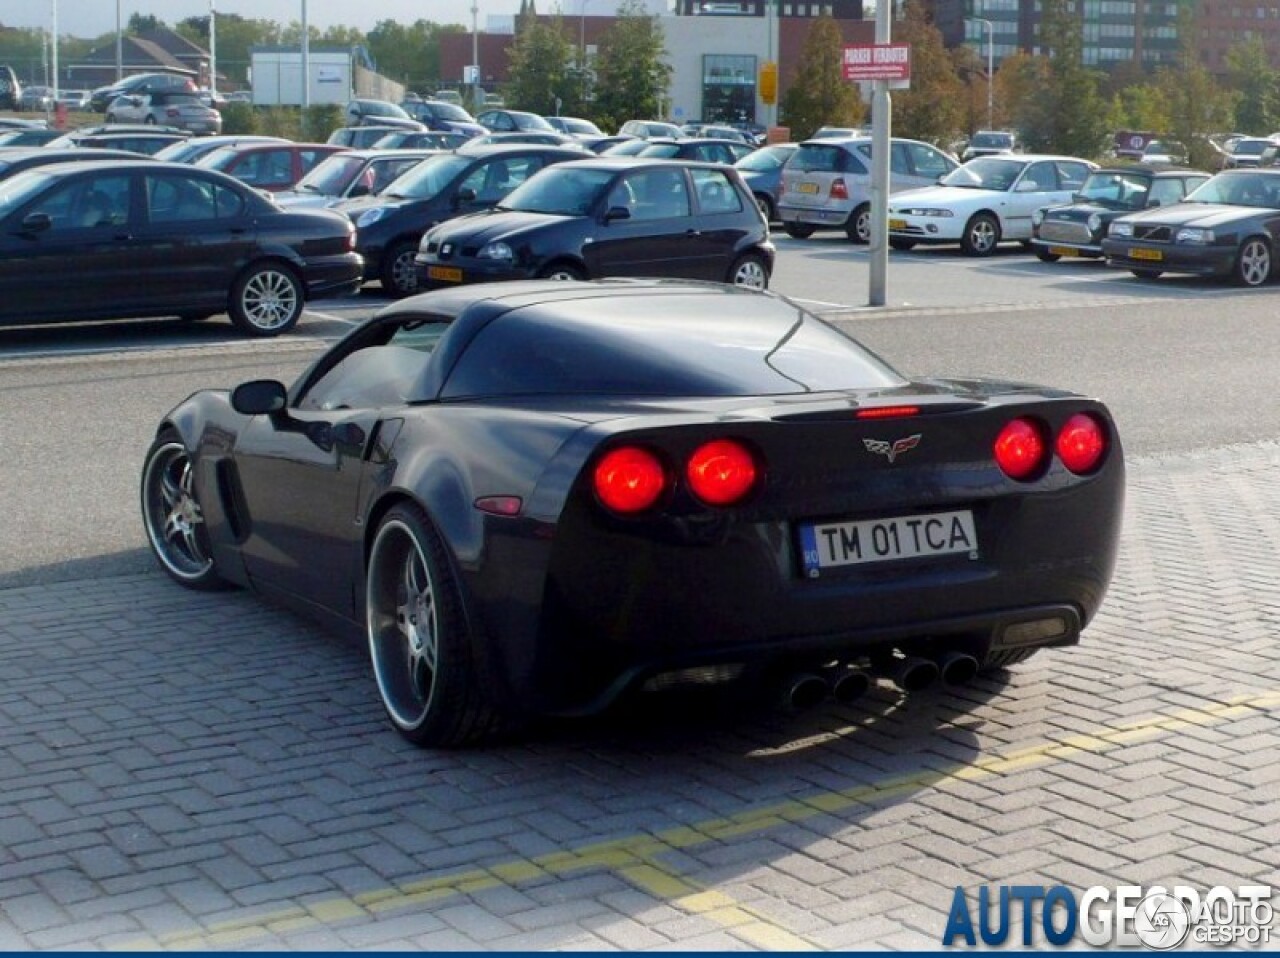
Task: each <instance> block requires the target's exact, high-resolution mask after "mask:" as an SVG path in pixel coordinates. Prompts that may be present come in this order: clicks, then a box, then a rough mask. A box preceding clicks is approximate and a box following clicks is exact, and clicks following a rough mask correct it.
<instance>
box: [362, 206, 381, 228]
mask: <svg viewBox="0 0 1280 958" xmlns="http://www.w3.org/2000/svg"><path fill="white" fill-rule="evenodd" d="M386 215H387V208H386V207H385V206H375V207H374V208H373V209H371V210H365V211H364V212H363V213H361V214H360V215H359V216H358V217H356V228H357V229H363V228H364V227H366V226H372V225H373V224H374V223H376V222H378V220H380V219H382V218H383V217H384V216H386Z"/></svg>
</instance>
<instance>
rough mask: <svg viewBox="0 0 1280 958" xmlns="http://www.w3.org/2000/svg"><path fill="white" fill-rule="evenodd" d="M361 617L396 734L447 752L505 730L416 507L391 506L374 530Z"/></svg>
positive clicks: (439, 548)
mask: <svg viewBox="0 0 1280 958" xmlns="http://www.w3.org/2000/svg"><path fill="white" fill-rule="evenodd" d="M365 610H366V623H365V629H366V634H367V637H368V642H369V657H370V661H371V662H372V664H373V674H374V678H375V680H376V681H377V686H378V694H379V696H380V697H381V699H382V705H383V708H385V709H386V712H387V717H388V718H390V720H391V724H392V725H393V726H394V727H395V729H396V731H398V732H399V733H400V734H401V735H403V736H404V737H405V738H406V739H408V740H409V741H410V742H412V743H413V744H415V745H419V746H422V747H424V748H450V747H456V746H460V745H469V744H474V743H477V742H481V741H484V740H485V739H487V738H492V737H493V736H494V735H496V734H497V733H498V732H499V731H500V730H501V729H502V727H503V725H504V724H505V718H506V717H505V716H504V715H503V714H502V713H501V712H499V711H498V709H496V708H495V707H494V706H493V704H492V702H491V699H490V694H489V691H488V690H487V689H485V688H484V687H483V683H482V681H481V677H480V676H479V674H478V673H477V669H476V657H475V654H474V650H473V649H472V648H471V643H472V642H473V641H474V638H473V636H472V633H471V629H470V624H469V622H468V619H467V616H466V614H465V611H464V609H463V602H462V594H461V591H460V589H459V587H458V582H457V577H456V574H455V572H454V570H453V566H452V564H451V562H450V561H449V555H448V551H447V549H446V547H445V545H444V542H443V541H442V540H441V538H440V536H439V534H438V533H437V532H436V531H435V529H434V528H433V527H432V525H431V522H430V520H429V519H428V518H427V516H426V514H425V513H424V512H423V511H422V510H421V509H419V508H418V507H417V506H416V505H413V504H411V503H407V502H405V503H401V504H399V505H396V506H394V507H392V509H391V510H390V511H389V512H388V513H387V514H386V516H385V517H384V518H383V520H382V521H381V522H380V523H379V524H378V530H377V532H376V533H375V535H374V539H373V545H372V546H371V548H370V550H369V562H368V569H367V571H366V573H365Z"/></svg>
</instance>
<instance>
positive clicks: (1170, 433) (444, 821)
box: [0, 240, 1280, 950]
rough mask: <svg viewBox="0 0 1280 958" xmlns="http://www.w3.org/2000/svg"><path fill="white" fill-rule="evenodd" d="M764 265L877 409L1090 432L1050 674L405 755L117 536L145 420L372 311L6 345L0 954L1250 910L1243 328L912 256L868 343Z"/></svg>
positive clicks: (1263, 423) (606, 725)
mask: <svg viewBox="0 0 1280 958" xmlns="http://www.w3.org/2000/svg"><path fill="white" fill-rule="evenodd" d="M779 245H780V247H782V248H783V254H782V259H781V261H780V265H779V268H778V271H777V274H776V276H775V282H774V284H773V285H774V288H776V289H779V290H780V291H783V292H787V293H790V294H792V295H795V296H797V297H799V298H804V299H806V300H809V301H810V302H813V303H816V304H819V307H818V308H821V309H822V310H824V311H826V312H827V313H829V314H830V315H832V316H833V317H837V318H839V319H840V320H841V321H842V322H843V323H845V324H846V328H848V329H850V330H852V331H853V332H854V333H855V335H859V336H860V337H861V338H863V339H864V340H865V341H866V342H868V344H869V345H871V346H872V347H873V348H875V349H877V350H878V351H879V352H881V353H882V354H883V355H885V356H886V357H887V358H889V359H890V360H891V361H893V362H895V363H897V364H898V365H900V366H901V367H902V368H904V369H905V370H906V371H908V372H911V373H923V372H928V371H935V372H938V373H942V374H949V375H956V374H959V373H961V372H964V371H969V372H972V373H975V374H987V375H1009V376H1014V377H1016V378H1027V379H1038V380H1045V381H1049V382H1053V383H1054V384H1059V385H1064V386H1069V387H1071V388H1077V389H1082V390H1085V391H1088V392H1093V393H1096V394H1098V395H1100V396H1101V398H1103V399H1105V400H1107V401H1109V402H1111V403H1112V405H1113V408H1114V409H1115V410H1116V412H1117V419H1118V422H1119V423H1120V426H1121V431H1122V436H1123V438H1124V439H1125V443H1126V448H1127V453H1128V461H1129V491H1128V499H1127V505H1126V518H1125V531H1124V536H1123V540H1122V549H1121V557H1120V563H1119V567H1118V570H1117V574H1116V578H1115V580H1114V582H1113V584H1112V587H1111V591H1110V593H1109V595H1108V599H1107V601H1106V603H1105V604H1104V606H1103V610H1102V612H1101V613H1100V615H1099V616H1098V618H1097V619H1096V620H1095V622H1094V623H1093V624H1092V626H1091V627H1090V628H1089V629H1088V630H1086V632H1085V634H1084V638H1083V641H1082V644H1081V645H1080V646H1079V647H1077V648H1071V649H1062V650H1054V651H1048V652H1042V653H1040V654H1039V655H1037V656H1036V657H1035V658H1033V659H1032V660H1031V661H1029V662H1028V663H1026V664H1024V665H1021V666H1019V667H1017V668H1015V669H1014V670H1011V671H1009V672H1007V673H1002V674H999V675H997V676H995V677H984V678H980V679H978V680H976V681H975V682H973V683H972V684H970V685H968V686H965V687H962V688H959V689H944V688H940V687H939V688H935V689H931V690H928V691H925V692H923V693H918V694H915V695H912V696H910V697H906V696H903V695H902V694H900V693H899V692H897V691H896V690H895V689H894V688H893V687H892V686H890V685H889V684H888V683H884V682H882V683H880V684H879V685H878V686H876V687H875V688H874V689H873V690H872V692H871V694H869V695H868V696H867V697H866V698H864V699H862V700H860V701H859V702H858V703H856V704H854V705H851V706H840V705H836V704H834V703H831V702H829V703H827V704H826V705H824V706H822V707H820V708H818V709H815V710H812V711H808V712H803V713H800V714H787V713H783V712H769V713H761V712H759V711H755V710H743V709H741V708H738V707H730V706H727V705H724V704H723V703H711V702H703V703H699V702H691V703H681V704H680V705H679V707H667V706H663V707H660V708H659V707H649V708H643V707H642V708H639V709H637V710H634V711H630V712H628V713H626V714H623V715H613V716H609V717H607V718H605V719H599V720H593V721H579V722H557V723H547V724H545V725H543V726H540V727H538V728H536V729H533V730H531V731H530V733H529V734H528V735H526V736H524V737H522V738H521V739H520V740H518V741H514V742H511V743H509V744H506V745H502V746H498V747H493V748H488V749H484V750H476V751H470V752H437V753H433V752H424V751H419V750H416V749H414V748H412V747H411V746H409V745H407V744H405V743H403V742H402V741H401V740H400V739H399V738H398V737H397V736H396V735H395V734H394V733H392V732H391V731H389V730H388V728H387V726H386V722H385V719H384V716H383V714H382V712H381V709H380V707H379V705H378V703H377V697H376V693H375V691H374V688H373V683H372V679H371V676H370V671H369V668H368V665H367V659H366V654H365V650H364V649H363V648H361V647H359V646H358V645H357V644H356V643H353V642H348V641H346V640H343V639H340V638H337V637H335V636H333V635H331V634H329V633H327V632H324V631H322V630H320V629H318V628H316V627H314V626H313V625H311V624H310V623H309V622H307V621H305V620H302V619H299V618H297V617H295V616H293V615H291V614H289V613H287V612H283V611H280V610H278V609H276V608H273V607H270V606H267V605H264V604H263V603H261V602H260V601H259V600H257V599H255V598H253V597H251V596H248V595H245V594H242V593H238V592H230V593H215V594H210V595H195V594H192V593H188V592H185V591H183V590H180V589H178V588H177V587H175V586H173V585H172V584H171V583H170V582H169V581H168V580H167V579H166V578H165V577H164V576H163V575H161V574H160V573H159V572H158V571H156V570H155V569H154V568H153V566H152V564H151V563H150V560H149V558H148V557H147V556H146V555H145V554H144V553H143V551H142V536H141V532H140V529H139V528H138V523H137V519H136V517H135V511H136V507H135V504H134V496H135V495H136V493H135V491H134V490H135V488H136V481H137V471H138V468H137V467H138V463H139V462H140V460H141V456H142V453H143V451H144V448H145V444H146V438H147V435H148V433H149V431H150V430H152V429H153V428H154V424H155V421H156V419H157V418H158V416H159V415H160V414H161V413H162V412H163V411H164V409H165V408H167V407H168V406H169V405H171V404H172V403H173V402H176V401H177V400H178V399H180V398H181V397H182V396H183V395H185V394H186V392H189V391H190V390H191V389H194V388H198V387H199V386H202V385H211V384H227V383H231V382H235V381H238V380H240V379H247V378H251V377H252V376H256V375H264V374H270V375H278V376H288V375H292V374H295V373H296V372H297V370H299V369H300V368H302V366H303V365H304V364H305V363H306V362H307V361H309V359H311V358H313V357H314V355H315V354H316V353H317V352H318V350H319V349H320V348H321V345H322V343H323V342H324V341H325V340H326V339H327V338H331V337H332V336H333V335H337V334H338V333H340V332H341V330H342V329H344V328H346V326H347V324H348V322H349V321H350V320H352V319H354V318H357V317H359V316H360V315H363V314H364V313H365V312H367V311H368V309H371V308H372V306H373V303H372V301H369V300H368V299H366V300H364V301H348V302H342V303H335V304H332V305H330V304H324V306H322V307H320V308H318V309H317V311H316V315H314V316H312V317H310V318H309V319H308V320H307V321H304V323H303V325H302V327H300V329H299V332H298V334H296V335H294V336H290V337H287V338H286V339H284V340H281V341H279V342H277V343H267V344H261V343H259V344H253V345H252V346H250V345H248V344H245V343H243V342H240V341H237V340H234V339H233V338H232V337H230V336H223V332H224V331H223V330H221V329H220V327H219V325H218V324H217V323H213V324H206V325H204V326H203V327H201V328H194V327H185V328H177V327H174V328H169V327H166V326H163V325H157V326H154V327H148V328H147V329H146V330H143V331H134V334H133V336H132V337H130V336H129V335H128V334H127V333H125V332H123V331H122V330H120V329H119V328H117V329H116V331H115V332H114V333H112V334H106V333H103V332H101V331H88V332H79V331H63V332H62V333H61V334H55V333H53V332H52V331H48V330H44V331H39V332H38V333H36V334H33V335H29V336H26V337H17V336H13V335H11V334H10V333H9V332H6V333H5V334H4V336H3V338H0V353H2V355H0V391H3V392H4V393H5V395H6V396H7V397H8V401H7V403H6V408H7V409H9V410H10V415H8V416H6V417H5V421H4V422H0V447H2V448H5V449H6V450H8V451H9V452H10V455H9V456H8V457H6V458H7V461H6V462H4V463H2V464H0V480H3V481H2V483H0V484H3V486H4V487H5V488H6V489H8V490H12V492H11V493H10V496H11V498H10V501H9V503H8V510H7V511H8V513H9V517H8V521H7V522H6V523H5V525H6V526H7V529H5V530H0V545H2V546H3V549H0V551H3V553H4V554H5V555H6V556H8V558H7V559H5V560H3V561H2V562H0V612H2V616H0V715H2V716H3V721H0V746H2V748H0V776H2V780H3V781H4V783H5V789H4V791H3V797H2V798H0V949H36V948H39V949H44V948H81V949H120V948H126V949H140V948H155V947H163V948H224V949H225V948H289V949H322V948H323V949H339V948H342V949H346V948H387V949H390V948H418V949H432V950H437V949H439V950H447V949H477V948H478V949H498V950H526V949H551V948H555V949H627V950H632V949H689V950H730V949H732V950H742V949H762V950H808V949H834V948H841V949H845V948H863V949H934V948H938V947H940V946H941V944H942V937H943V932H944V929H945V928H946V927H947V924H948V913H949V909H950V908H951V906H952V903H953V896H954V894H955V889H956V888H957V887H959V888H962V889H964V891H965V892H966V893H967V895H968V898H969V900H970V901H971V902H973V901H976V895H977V892H978V889H979V888H980V887H983V886H986V887H989V888H990V889H992V890H993V892H994V890H995V889H996V888H997V886H1003V885H1009V886H1016V885H1021V886H1046V887H1047V886H1052V885H1058V884H1061V885H1065V886H1067V887H1068V888H1071V889H1073V890H1075V891H1076V893H1077V894H1078V893H1079V892H1081V891H1083V890H1084V889H1087V888H1090V887H1092V886H1108V887H1111V888H1113V889H1114V888H1115V887H1116V886H1121V885H1136V886H1144V887H1149V886H1152V885H1162V886H1173V885H1185V886H1190V887H1192V888H1194V889H1197V890H1198V891H1199V892H1200V894H1201V895H1202V896H1203V895H1204V894H1205V893H1206V892H1207V891H1208V890H1209V889H1210V888H1212V887H1215V886H1223V887H1228V888H1233V889H1234V888H1238V887H1240V886H1242V885H1250V884H1255V885H1256V884H1261V885H1275V884H1278V882H1277V881H1276V877H1277V874H1278V869H1280V851H1278V850H1277V849H1280V766H1277V764H1276V763H1275V762H1273V761H1271V760H1270V758H1271V753H1272V752H1273V751H1274V750H1275V749H1276V747H1277V746H1280V727H1278V726H1277V723H1276V720H1275V715H1276V714H1277V711H1278V710H1280V652H1277V648H1276V645H1277V643H1276V638H1275V637H1276V635H1277V632H1278V630H1280V560H1277V558H1276V556H1277V555H1280V519H1278V518H1277V517H1278V516H1280V483H1278V482H1277V481H1276V478H1277V476H1278V475H1280V426H1277V423H1278V422H1280V418H1278V417H1277V416H1276V415H1275V414H1276V412H1277V410H1276V408H1275V401H1274V399H1273V398H1272V397H1271V396H1270V395H1269V394H1268V390H1267V388H1266V384H1267V383H1268V382H1269V381H1270V378H1272V376H1271V373H1270V370H1273V369H1274V368H1275V365H1274V363H1275V362H1276V361H1277V359H1278V358H1280V357H1278V356H1277V354H1278V353H1280V334H1277V333H1276V331H1275V330H1274V328H1273V327H1274V322H1273V319H1274V306H1273V305H1269V304H1270V302H1271V299H1272V298H1273V297H1274V296H1275V295H1276V294H1275V292H1274V290H1264V291H1260V292H1250V293H1240V292H1234V291H1231V290H1229V289H1225V288H1223V287H1220V286H1216V285H1213V284H1208V283H1204V282H1199V281H1196V282H1184V281H1181V280H1173V281H1170V282H1163V281H1162V282H1161V283H1156V284H1152V283H1141V282H1139V281H1137V280H1133V279H1131V278H1129V277H1118V276H1117V275H1116V274H1115V273H1110V272H1108V271H1106V270H1105V268H1094V267H1093V265H1092V264H1063V265H1062V266H1061V267H1060V268H1058V269H1055V268H1052V267H1047V266H1045V265H1044V264H1039V263H1037V262H1035V261H1034V260H1033V259H1032V258H1030V257H1028V256H1026V255H1024V254H1021V253H1014V252H1011V253H1009V254H1003V255H1001V256H998V257H996V258H995V259H994V260H991V261H985V262H983V263H974V262H973V261H965V260H961V259H960V258H958V257H956V256H952V255H950V254H949V253H946V252H929V253H923V254H916V253H913V254H910V255H909V256H905V257H899V258H896V259H895V265H894V269H893V271H892V273H891V284H893V285H891V288H890V290H891V292H890V308H889V309H888V310H882V311H875V312H870V311H866V310H863V309H862V308H861V304H862V302H864V301H865V254H863V253H861V252H858V251H851V249H850V247H849V246H848V245H847V244H845V243H843V242H836V241H834V240H833V241H831V242H827V241H820V240H813V241H809V242H808V243H807V244H801V243H794V244H793V243H790V242H789V241H786V240H783V241H781V242H780V243H779ZM1013 911H1014V916H1013V918H1014V921H1013V927H1012V930H1011V932H1010V934H1011V938H1010V941H1011V942H1012V943H1014V944H1018V943H1019V942H1021V940H1022V939H1021V937H1020V936H1021V934H1022V922H1021V917H1020V916H1021V910H1020V909H1019V908H1015V909H1013ZM1044 941H1045V939H1044V936H1043V932H1042V929H1040V928H1038V927H1037V928H1035V929H1034V930H1033V937H1032V943H1033V944H1041V945H1042V944H1043V943H1044ZM1264 947H1265V946H1264ZM1273 947H1274V946H1273Z"/></svg>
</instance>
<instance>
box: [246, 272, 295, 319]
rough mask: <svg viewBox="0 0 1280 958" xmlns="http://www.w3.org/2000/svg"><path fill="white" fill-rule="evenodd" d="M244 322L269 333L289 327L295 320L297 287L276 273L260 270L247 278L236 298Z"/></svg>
mask: <svg viewBox="0 0 1280 958" xmlns="http://www.w3.org/2000/svg"><path fill="white" fill-rule="evenodd" d="M240 304H241V307H242V308H243V310H244V315H245V319H246V320H247V321H248V322H249V323H250V324H252V325H253V327H254V328H255V329H257V330H261V331H263V332H269V331H271V330H275V329H280V328H282V327H285V326H288V325H290V324H291V323H292V322H293V320H294V318H295V317H296V316H297V313H298V310H299V307H300V304H299V302H298V285H297V283H295V282H294V280H293V277H291V276H289V275H288V274H286V273H284V272H282V271H281V270H278V269H261V270H259V271H258V272H256V273H254V274H253V276H251V277H249V280H248V282H246V283H245V284H244V291H243V292H242V293H241V294H240Z"/></svg>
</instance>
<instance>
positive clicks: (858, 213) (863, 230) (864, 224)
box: [844, 203, 871, 245]
mask: <svg viewBox="0 0 1280 958" xmlns="http://www.w3.org/2000/svg"><path fill="white" fill-rule="evenodd" d="M844 233H845V235H846V236H848V237H849V241H850V242H851V243H859V244H863V245H865V244H867V243H870V242H871V204H870V203H863V204H862V205H861V206H859V207H858V208H857V209H855V210H854V211H853V212H852V213H850V214H849V220H848V222H847V223H845V226H844Z"/></svg>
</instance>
